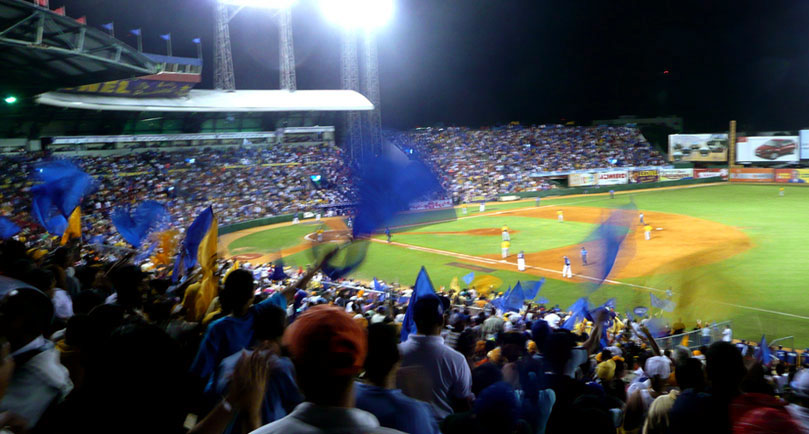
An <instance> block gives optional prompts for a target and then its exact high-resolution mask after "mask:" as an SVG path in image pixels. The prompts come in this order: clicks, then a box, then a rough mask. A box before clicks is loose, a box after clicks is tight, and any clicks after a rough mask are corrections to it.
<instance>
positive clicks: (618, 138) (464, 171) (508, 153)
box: [388, 125, 665, 202]
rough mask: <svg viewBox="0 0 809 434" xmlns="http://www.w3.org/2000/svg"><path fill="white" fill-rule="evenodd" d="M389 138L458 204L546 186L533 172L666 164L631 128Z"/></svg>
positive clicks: (515, 129) (458, 130)
mask: <svg viewBox="0 0 809 434" xmlns="http://www.w3.org/2000/svg"><path fill="white" fill-rule="evenodd" d="M388 138H389V139H390V140H391V141H392V142H393V143H395V144H396V145H397V146H399V147H400V148H401V149H403V150H405V152H408V153H410V152H411V151H412V152H413V153H417V154H418V155H419V156H421V157H423V158H424V159H425V160H426V161H428V162H430V163H431V164H432V165H433V167H434V168H435V171H436V172H437V173H439V174H441V176H443V177H444V183H445V187H446V188H447V190H449V191H451V192H452V194H453V198H456V199H457V200H459V201H462V202H469V201H474V200H480V199H478V198H480V197H483V198H487V199H490V198H492V197H496V196H498V195H502V194H508V193H514V192H518V191H538V190H543V189H547V188H550V187H551V186H550V184H548V183H546V182H543V181H542V179H541V178H532V177H531V176H530V174H531V173H534V172H547V171H564V170H577V169H601V168H609V167H633V166H654V165H662V164H665V160H664V158H663V156H662V155H661V154H660V153H659V152H657V151H655V150H654V149H653V147H652V146H651V145H650V144H649V143H648V142H647V141H646V139H645V138H644V137H643V135H642V134H641V133H640V131H639V130H638V129H637V128H631V127H608V126H599V127H571V126H561V125H547V126H546V125H540V126H530V127H525V126H520V125H508V126H503V127H493V128H481V129H471V128H462V127H449V128H419V129H416V130H411V131H407V132H402V133H391V134H388Z"/></svg>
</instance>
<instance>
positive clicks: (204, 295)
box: [196, 216, 219, 321]
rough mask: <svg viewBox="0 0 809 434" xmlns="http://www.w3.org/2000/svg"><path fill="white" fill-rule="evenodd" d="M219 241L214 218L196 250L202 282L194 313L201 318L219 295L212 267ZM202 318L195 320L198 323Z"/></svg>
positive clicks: (214, 263)
mask: <svg viewBox="0 0 809 434" xmlns="http://www.w3.org/2000/svg"><path fill="white" fill-rule="evenodd" d="M218 240H219V224H218V223H217V220H216V216H214V218H213V220H211V227H210V228H208V233H207V234H205V238H203V239H202V241H201V242H200V243H199V250H197V261H198V262H199V265H200V267H201V268H202V282H201V285H200V288H199V294H198V295H197V299H196V312H197V313H198V316H201V315H202V314H204V313H205V312H206V311H207V310H208V305H210V304H211V300H213V299H214V297H216V296H217V294H218V293H219V282H218V281H217V279H216V278H215V277H214V275H213V270H214V267H215V266H216V246H217V242H218ZM201 319H202V318H199V317H198V318H197V319H196V320H197V321H199V320H201Z"/></svg>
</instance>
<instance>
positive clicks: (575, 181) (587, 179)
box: [567, 173, 597, 187]
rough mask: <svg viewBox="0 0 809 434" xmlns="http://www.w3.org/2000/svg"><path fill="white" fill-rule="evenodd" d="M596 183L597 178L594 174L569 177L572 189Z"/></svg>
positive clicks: (568, 180) (574, 174) (579, 174)
mask: <svg viewBox="0 0 809 434" xmlns="http://www.w3.org/2000/svg"><path fill="white" fill-rule="evenodd" d="M596 181H597V179H596V176H595V174H593V173H571V174H570V175H567V185H568V186H570V187H583V186H588V185H596Z"/></svg>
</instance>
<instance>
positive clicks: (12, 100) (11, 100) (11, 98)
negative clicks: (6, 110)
mask: <svg viewBox="0 0 809 434" xmlns="http://www.w3.org/2000/svg"><path fill="white" fill-rule="evenodd" d="M3 101H5V102H6V104H14V103H15V102H17V97H16V96H14V95H9V96H7V97H5V98H4V99H3Z"/></svg>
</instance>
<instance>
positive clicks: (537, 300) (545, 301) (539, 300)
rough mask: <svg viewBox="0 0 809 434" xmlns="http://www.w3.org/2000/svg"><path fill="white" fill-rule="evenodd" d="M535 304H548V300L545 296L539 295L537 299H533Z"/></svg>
mask: <svg viewBox="0 0 809 434" xmlns="http://www.w3.org/2000/svg"><path fill="white" fill-rule="evenodd" d="M534 302H536V303H537V304H548V303H549V302H550V300H548V299H547V298H545V297H539V298H538V299H536V300H534Z"/></svg>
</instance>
